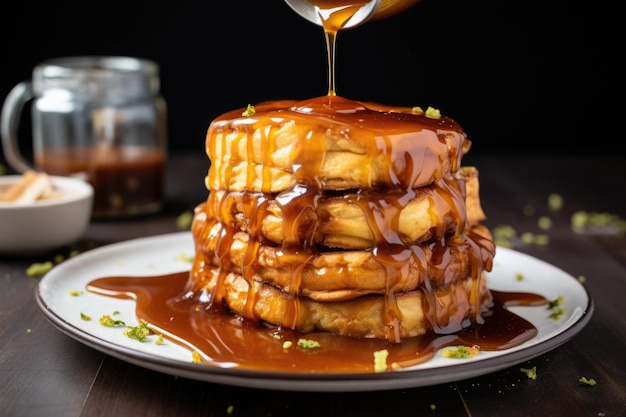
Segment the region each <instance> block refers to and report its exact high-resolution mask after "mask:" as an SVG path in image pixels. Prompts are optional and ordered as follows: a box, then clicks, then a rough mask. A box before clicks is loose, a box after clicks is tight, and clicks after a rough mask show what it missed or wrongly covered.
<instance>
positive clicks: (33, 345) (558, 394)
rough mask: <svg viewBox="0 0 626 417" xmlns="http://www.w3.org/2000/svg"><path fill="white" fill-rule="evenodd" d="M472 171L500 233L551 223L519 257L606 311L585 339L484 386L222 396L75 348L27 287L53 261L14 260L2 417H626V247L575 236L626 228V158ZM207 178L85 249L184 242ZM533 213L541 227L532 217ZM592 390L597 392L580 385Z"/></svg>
mask: <svg viewBox="0 0 626 417" xmlns="http://www.w3.org/2000/svg"><path fill="white" fill-rule="evenodd" d="M465 164H466V165H470V164H471V165H475V166H477V167H478V168H479V171H480V181H481V198H482V201H483V208H484V210H485V212H486V213H487V216H488V220H487V222H486V224H487V225H488V226H489V227H490V228H492V229H493V228H495V227H497V226H498V225H502V224H506V225H511V226H513V227H514V228H516V230H518V231H519V232H523V231H531V232H536V233H539V232H540V231H541V230H540V229H538V227H537V217H538V215H540V214H547V215H549V216H550V217H551V218H552V220H553V225H552V228H551V229H549V230H548V231H547V232H546V233H547V234H548V235H549V236H550V243H549V244H548V245H547V246H540V245H533V244H521V243H517V244H516V245H515V246H514V248H513V249H515V250H518V251H521V252H525V253H528V254H530V255H532V256H535V257H537V258H540V259H543V260H545V261H547V262H549V263H551V264H553V265H555V266H557V267H559V268H561V269H563V270H565V271H566V272H568V273H570V274H571V275H573V276H575V277H578V276H581V275H582V276H585V277H586V281H585V282H584V285H585V286H586V287H587V288H588V290H589V292H590V294H591V296H592V298H593V300H594V302H595V311H594V313H593V315H592V317H591V320H590V321H589V322H588V324H587V325H586V327H585V328H584V329H583V330H582V331H581V332H580V333H578V334H577V335H575V336H574V337H573V338H572V339H570V340H569V341H567V342H566V343H565V344H563V345H561V346H559V347H557V348H556V349H554V350H551V351H549V352H547V353H544V354H543V355H541V356H538V357H536V358H534V359H532V360H529V361H527V362H524V363H522V364H518V365H515V366H512V367H510V368H508V369H504V370H501V371H497V372H494V373H491V374H487V375H484V376H479V377H474V378H471V379H467V380H461V381H456V382H451V383H444V384H440V385H435V386H427V387H419V388H411V389H401V390H381V391H375V392H347V393H342V392H324V393H316V392H297V391H296V392H287V391H274V390H267V389H262V388H259V389H253V388H240V387H234V386H226V385H219V384H213V383H208V382H202V381H196V380H192V379H186V378H182V377H175V376H171V375H168V374H164V373H159V372H156V371H152V370H148V369H145V368H142V367H139V366H135V365H132V364H129V363H126V362H124V361H122V360H118V359H116V358H114V357H112V356H109V355H107V354H105V353H102V352H100V351H97V350H94V349H92V348H90V347H87V346H86V345H83V344H81V343H79V342H78V341H76V340H74V339H73V338H71V337H69V336H67V335H65V334H64V333H62V332H61V331H59V330H58V329H57V328H56V327H54V326H53V325H52V324H51V323H50V322H49V321H48V320H47V319H46V317H45V316H44V315H43V314H42V312H41V311H40V308H39V307H38V305H37V303H36V300H35V290H36V288H37V285H38V283H39V278H34V277H29V276H27V274H26V268H27V267H28V266H29V265H30V264H32V263H33V262H41V261H43V260H47V259H46V256H44V255H38V256H33V257H19V258H16V257H6V256H5V257H0V285H1V293H0V294H1V299H0V300H1V301H0V415H1V416H2V417H4V416H7V417H9V416H10V417H19V416H33V417H40V416H47V417H60V416H73V417H75V416H90V417H91V416H116V417H117V416H133V417H138V416H186V417H189V416H231V415H232V416H316V417H317V416H346V415H358V416H363V415H372V416H393V417H401V416H411V417H415V416H448V417H453V416H473V417H478V416H507V417H514V416H571V417H574V416H600V417H602V416H606V417H615V416H626V353H625V352H626V318H625V317H626V236H625V235H624V234H619V233H585V234H580V233H575V232H574V231H573V230H572V229H571V227H570V216H571V214H572V213H573V212H575V211H577V210H585V211H589V212H591V211H595V212H607V213H613V214H616V215H617V216H619V217H621V218H626V183H625V181H624V180H625V179H626V174H624V168H625V167H626V157H623V156H610V157H566V156H560V157H556V156H544V157H539V156H524V155H519V156H506V157H500V156H497V155H472V153H471V152H470V154H469V155H467V156H466V158H465ZM207 169H208V160H207V159H206V157H205V156H204V155H203V154H201V152H199V153H198V154H197V155H194V156H189V155H179V156H173V157H172V158H171V161H170V166H169V176H168V183H167V190H168V191H167V205H166V207H165V209H164V210H163V211H162V212H161V213H160V214H158V215H155V216H150V217H145V218H140V219H135V220H125V221H106V222H95V221H94V222H92V224H91V225H90V227H89V229H88V231H87V232H86V234H85V235H84V239H82V240H81V241H80V242H78V247H79V248H80V250H88V249H89V248H91V247H93V245H96V246H100V245H106V244H109V243H114V242H118V241H122V240H127V239H132V238H135V237H142V236H152V235H159V234H163V233H169V232H176V231H178V228H177V225H176V218H177V216H178V215H179V214H181V213H182V212H183V211H185V210H190V209H192V208H193V207H194V206H195V205H196V204H197V203H198V202H200V201H202V200H204V199H205V198H206V190H205V189H204V184H203V177H204V175H205V173H206V170H207ZM552 192H556V193H559V194H560V195H561V196H562V197H563V198H564V206H563V208H562V209H561V210H560V211H559V212H557V213H548V211H547V198H548V195H549V194H550V193H552ZM528 204H531V205H533V206H534V207H535V208H536V213H535V215H533V216H528V215H526V214H524V210H523V208H524V206H526V205H528ZM0 233H1V231H0ZM67 250H69V248H68V249H67ZM60 251H62V250H60ZM50 256H52V254H51V255H50ZM522 366H523V367H526V368H530V367H532V366H536V367H537V378H536V379H534V380H533V379H529V378H528V377H527V376H526V375H525V374H523V373H522V372H520V367H522ZM581 377H585V378H588V379H590V378H593V379H594V380H595V381H596V382H597V384H596V385H595V386H589V385H585V384H581V383H580V382H579V379H580V378H581ZM433 406H434V407H433Z"/></svg>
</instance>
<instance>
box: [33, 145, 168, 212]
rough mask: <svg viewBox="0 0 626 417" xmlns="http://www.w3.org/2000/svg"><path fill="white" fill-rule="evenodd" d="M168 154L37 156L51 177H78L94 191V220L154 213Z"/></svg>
mask: <svg viewBox="0 0 626 417" xmlns="http://www.w3.org/2000/svg"><path fill="white" fill-rule="evenodd" d="M165 161H166V155H165V152H163V151H160V150H157V149H151V148H147V147H142V146H130V145H124V146H112V147H74V148H67V149H56V150H55V149H50V150H47V151H45V152H43V153H39V154H36V155H35V164H36V165H37V167H38V168H39V169H40V170H42V171H44V172H47V173H48V174H51V175H60V176H78V177H80V178H84V179H85V180H86V181H88V182H89V183H90V184H91V185H92V186H93V187H94V190H95V193H94V203H93V208H92V215H93V217H94V218H109V217H124V216H133V215H140V214H148V213H154V212H157V211H159V210H160V209H161V206H162V204H163V198H164V192H165Z"/></svg>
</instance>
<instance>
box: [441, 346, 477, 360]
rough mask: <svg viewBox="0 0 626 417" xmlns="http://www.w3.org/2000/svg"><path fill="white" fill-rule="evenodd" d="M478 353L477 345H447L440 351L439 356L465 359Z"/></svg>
mask: <svg viewBox="0 0 626 417" xmlns="http://www.w3.org/2000/svg"><path fill="white" fill-rule="evenodd" d="M479 353H480V348H479V347H478V346H455V347H447V348H444V349H443V350H442V351H441V356H443V357H444V358H452V359H467V358H469V357H471V356H476V355H478V354H479Z"/></svg>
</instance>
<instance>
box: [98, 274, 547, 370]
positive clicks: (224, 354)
mask: <svg viewBox="0 0 626 417" xmlns="http://www.w3.org/2000/svg"><path fill="white" fill-rule="evenodd" d="M188 276H189V272H178V273H172V274H166V275H157V276H145V277H138V276H107V277H101V278H98V279H95V280H92V281H91V282H90V283H89V284H88V286H87V288H88V290H89V291H91V292H95V293H99V294H103V295H107V296H110V297H114V298H120V299H134V300H135V301H136V315H137V319H138V320H139V321H140V322H141V321H145V322H147V323H148V324H149V327H150V328H151V329H152V330H153V331H154V332H155V333H157V334H163V335H164V336H165V337H166V339H168V340H169V341H171V342H174V343H177V344H180V345H183V346H186V347H188V348H189V349H190V354H189V361H190V362H191V361H192V354H191V351H196V352H198V353H199V354H200V355H201V357H202V362H203V363H206V364H208V365H211V366H217V367H224V368H232V367H237V368H244V369H254V370H271V371H283V372H373V371H374V352H376V351H379V350H383V349H386V350H387V351H388V353H389V356H388V358H387V363H388V364H389V365H391V364H395V365H394V366H397V367H407V366H413V365H417V364H419V363H422V362H426V361H427V360H429V359H430V358H432V357H433V356H434V355H435V354H436V353H437V351H438V350H439V349H441V348H443V347H446V346H457V345H464V346H474V345H477V346H479V347H480V350H481V351H497V350H504V349H509V348H512V347H514V346H518V345H520V344H522V343H524V342H526V341H528V340H530V339H532V338H533V337H535V336H536V335H537V329H536V327H535V326H534V325H533V324H532V323H530V322H528V321H527V320H525V319H524V318H522V317H520V316H518V315H516V314H514V313H513V312H511V311H509V310H508V309H507V308H506V307H508V306H512V305H522V306H530V305H544V304H547V300H546V299H545V298H544V297H543V296H541V295H537V294H533V293H523V292H500V291H492V295H493V298H494V306H493V308H492V309H491V310H490V311H489V313H488V314H484V323H482V324H471V325H469V327H467V328H465V329H463V330H462V331H460V332H456V333H454V334H426V335H423V336H418V337H414V338H410V339H403V340H402V341H401V342H400V343H392V342H388V341H386V340H379V339H365V338H352V337H346V336H339V335H335V334H331V333H308V334H303V333H300V332H297V331H293V330H289V329H283V328H278V327H273V326H266V325H264V324H263V323H259V322H255V321H253V320H245V319H242V318H241V317H238V316H236V315H233V314H231V313H229V312H228V311H225V310H223V308H222V307H220V306H217V305H212V304H211V303H210V299H209V298H210V297H209V296H208V295H207V294H204V293H197V294H185V293H184V292H182V290H181V289H183V288H184V287H185V284H186V283H187V280H188ZM102 313H103V315H104V314H110V312H102ZM300 339H307V340H315V341H318V342H319V345H320V346H319V347H317V348H310V349H302V348H299V347H297V342H298V340H300ZM286 341H291V342H293V345H292V346H291V347H289V348H287V347H284V343H285V342H286ZM138 343H139V342H138Z"/></svg>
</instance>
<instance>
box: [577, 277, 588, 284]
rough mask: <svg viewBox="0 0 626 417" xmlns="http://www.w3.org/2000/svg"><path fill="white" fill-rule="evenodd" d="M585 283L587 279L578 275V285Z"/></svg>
mask: <svg viewBox="0 0 626 417" xmlns="http://www.w3.org/2000/svg"><path fill="white" fill-rule="evenodd" d="M585 281H587V277H586V276H584V275H579V276H578V282H580V283H584V282H585Z"/></svg>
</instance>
